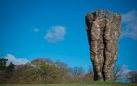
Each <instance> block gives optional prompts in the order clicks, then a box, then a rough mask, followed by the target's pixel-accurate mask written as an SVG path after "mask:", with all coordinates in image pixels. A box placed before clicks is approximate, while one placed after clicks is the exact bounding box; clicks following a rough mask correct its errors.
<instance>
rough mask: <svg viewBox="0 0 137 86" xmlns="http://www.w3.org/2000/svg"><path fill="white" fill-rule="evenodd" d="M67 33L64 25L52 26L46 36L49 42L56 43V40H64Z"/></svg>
mask: <svg viewBox="0 0 137 86" xmlns="http://www.w3.org/2000/svg"><path fill="white" fill-rule="evenodd" d="M65 34H66V28H65V27H63V26H52V27H51V28H50V29H49V30H48V31H47V35H46V36H45V37H44V38H45V39H46V40H47V41H48V42H50V43H55V42H56V41H62V40H64V35H65Z"/></svg>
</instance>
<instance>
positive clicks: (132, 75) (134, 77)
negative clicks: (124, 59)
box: [126, 70, 137, 83]
mask: <svg viewBox="0 0 137 86" xmlns="http://www.w3.org/2000/svg"><path fill="white" fill-rule="evenodd" d="M126 77H127V81H128V82H130V83H137V70H136V71H130V72H128V73H127V75H126Z"/></svg>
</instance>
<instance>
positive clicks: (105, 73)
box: [85, 10, 122, 81]
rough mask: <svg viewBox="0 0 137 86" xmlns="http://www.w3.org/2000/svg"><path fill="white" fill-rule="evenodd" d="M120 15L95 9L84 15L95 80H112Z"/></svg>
mask: <svg viewBox="0 0 137 86" xmlns="http://www.w3.org/2000/svg"><path fill="white" fill-rule="evenodd" d="M121 19H122V15H119V14H117V13H113V12H110V11H106V10H99V11H97V10H95V11H93V12H91V13H87V15H86V16H85V21H86V31H87V35H88V41H89V45H90V58H91V62H92V64H93V70H94V80H95V81H114V76H113V69H114V66H115V62H116V60H117V54H118V38H119V36H120V34H121V30H122V29H121Z"/></svg>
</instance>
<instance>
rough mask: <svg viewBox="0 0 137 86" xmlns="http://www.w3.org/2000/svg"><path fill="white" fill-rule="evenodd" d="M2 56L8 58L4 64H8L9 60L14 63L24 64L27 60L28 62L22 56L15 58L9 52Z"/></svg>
mask: <svg viewBox="0 0 137 86" xmlns="http://www.w3.org/2000/svg"><path fill="white" fill-rule="evenodd" d="M4 58H6V59H8V61H7V64H6V65H9V63H10V62H12V63H13V64H14V65H20V64H26V63H27V62H29V61H28V60H27V59H24V58H19V59H17V58H15V57H14V56H13V55H11V54H7V55H6V56H5V57H4Z"/></svg>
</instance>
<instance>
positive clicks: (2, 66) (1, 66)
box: [0, 58, 8, 71]
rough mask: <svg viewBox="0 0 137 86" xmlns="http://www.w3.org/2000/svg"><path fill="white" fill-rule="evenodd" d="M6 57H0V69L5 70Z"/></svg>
mask: <svg viewBox="0 0 137 86" xmlns="http://www.w3.org/2000/svg"><path fill="white" fill-rule="evenodd" d="M7 61H8V59H5V58H0V71H3V70H5V68H6V63H7Z"/></svg>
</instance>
